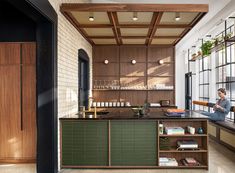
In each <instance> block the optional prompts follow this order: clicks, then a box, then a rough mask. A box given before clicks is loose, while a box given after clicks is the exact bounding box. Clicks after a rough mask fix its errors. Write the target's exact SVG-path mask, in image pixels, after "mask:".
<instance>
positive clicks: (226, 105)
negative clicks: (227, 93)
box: [214, 98, 231, 117]
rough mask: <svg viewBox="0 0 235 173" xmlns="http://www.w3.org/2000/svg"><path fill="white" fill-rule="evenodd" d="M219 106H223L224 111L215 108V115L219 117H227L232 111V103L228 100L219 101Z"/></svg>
mask: <svg viewBox="0 0 235 173" xmlns="http://www.w3.org/2000/svg"><path fill="white" fill-rule="evenodd" d="M217 104H218V105H219V106H221V107H222V108H223V109H220V108H214V110H215V113H217V114H219V115H222V116H224V117H225V116H226V115H227V114H228V113H229V112H230V109H231V103H230V101H229V100H228V99H226V98H225V99H223V100H222V99H219V100H218V102H217Z"/></svg>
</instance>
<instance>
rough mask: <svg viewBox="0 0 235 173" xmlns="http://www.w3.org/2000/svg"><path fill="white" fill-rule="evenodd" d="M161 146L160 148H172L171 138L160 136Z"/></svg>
mask: <svg viewBox="0 0 235 173" xmlns="http://www.w3.org/2000/svg"><path fill="white" fill-rule="evenodd" d="M159 148H160V150H170V149H171V145H170V139H169V138H160V139H159Z"/></svg>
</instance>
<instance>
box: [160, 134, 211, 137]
mask: <svg viewBox="0 0 235 173" xmlns="http://www.w3.org/2000/svg"><path fill="white" fill-rule="evenodd" d="M159 137H207V134H194V135H191V134H184V135H167V134H163V135H159Z"/></svg>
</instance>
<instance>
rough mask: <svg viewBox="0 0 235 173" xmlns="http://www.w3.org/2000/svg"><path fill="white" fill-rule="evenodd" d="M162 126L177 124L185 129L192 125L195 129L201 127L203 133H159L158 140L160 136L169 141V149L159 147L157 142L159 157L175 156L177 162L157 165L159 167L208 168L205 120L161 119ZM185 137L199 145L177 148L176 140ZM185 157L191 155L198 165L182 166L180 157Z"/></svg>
mask: <svg viewBox="0 0 235 173" xmlns="http://www.w3.org/2000/svg"><path fill="white" fill-rule="evenodd" d="M161 122H162V124H163V126H164V127H175V126H177V127H178V126H179V127H182V128H184V129H186V126H192V127H194V128H195V129H198V128H199V127H202V128H203V130H204V133H203V134H198V133H197V132H196V133H195V134H188V133H185V134H181V135H167V134H159V135H158V141H160V138H169V142H170V146H171V147H170V149H169V150H166V149H160V147H161V146H160V145H161V144H160V142H159V158H160V157H169V158H172V157H173V158H175V159H176V160H177V162H178V164H179V165H178V166H159V167H161V168H199V169H200V168H201V169H208V130H207V121H192V120H183V121H182V120H181V121H177V120H175V121H172V120H162V121H161ZM185 139H194V140H195V141H197V143H198V145H199V149H198V150H177V147H176V145H177V144H176V142H177V141H178V140H185ZM186 157H193V158H195V159H196V160H197V161H198V162H199V163H200V166H184V165H182V163H181V161H180V160H181V159H184V158H186Z"/></svg>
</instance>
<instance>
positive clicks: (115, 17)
mask: <svg viewBox="0 0 235 173" xmlns="http://www.w3.org/2000/svg"><path fill="white" fill-rule="evenodd" d="M113 17H114V20H115V23H116V27H117V26H118V25H119V21H118V16H117V12H113ZM117 32H118V38H119V42H120V44H122V37H121V30H120V28H118V27H117Z"/></svg>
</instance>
